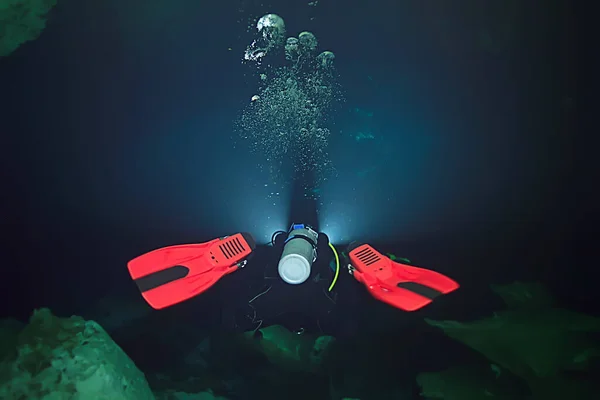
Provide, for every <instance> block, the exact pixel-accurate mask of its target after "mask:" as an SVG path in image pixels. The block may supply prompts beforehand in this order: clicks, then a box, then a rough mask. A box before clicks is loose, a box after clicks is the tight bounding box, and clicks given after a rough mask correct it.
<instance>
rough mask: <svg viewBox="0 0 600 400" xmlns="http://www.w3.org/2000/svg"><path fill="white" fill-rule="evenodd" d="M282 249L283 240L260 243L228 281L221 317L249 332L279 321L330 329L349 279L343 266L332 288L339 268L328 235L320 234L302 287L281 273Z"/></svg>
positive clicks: (310, 328) (311, 328)
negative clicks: (333, 268) (273, 242)
mask: <svg viewBox="0 0 600 400" xmlns="http://www.w3.org/2000/svg"><path fill="white" fill-rule="evenodd" d="M284 236H285V235H284ZM282 251H283V243H275V245H269V246H258V247H257V248H256V249H255V251H254V254H253V255H252V257H251V258H250V260H249V262H248V264H247V266H246V267H245V268H243V269H242V270H241V271H238V272H236V273H234V274H231V275H230V277H231V279H230V277H227V279H226V280H224V281H225V282H224V285H223V286H222V290H223V292H222V293H223V294H224V295H225V296H226V298H224V299H223V300H224V302H223V304H224V308H223V314H222V315H223V323H224V324H225V326H226V327H227V328H229V329H234V330H236V331H249V330H253V329H256V328H257V327H258V326H262V327H265V326H268V325H272V324H279V325H283V326H285V327H286V328H288V329H290V330H294V331H296V330H301V329H303V330H307V331H321V332H326V333H328V332H327V331H330V330H331V329H332V327H331V325H332V324H337V322H336V323H334V322H333V321H334V319H335V318H336V317H335V314H336V313H337V310H336V309H337V308H338V303H339V297H340V292H345V291H344V287H345V286H346V285H347V284H348V281H349V280H351V278H350V277H349V276H347V275H348V274H347V272H346V273H345V274H344V272H345V270H343V269H341V270H340V276H339V277H338V281H337V283H336V285H335V287H334V289H333V290H332V291H331V292H330V291H329V290H328V288H329V286H330V285H331V283H332V280H333V278H334V275H335V272H334V271H333V270H332V269H331V268H330V266H329V264H330V262H331V260H332V259H334V255H333V252H332V250H331V248H329V245H328V239H327V237H326V236H325V235H323V234H320V235H319V242H318V244H317V260H316V261H315V262H314V263H313V265H312V268H311V275H310V277H309V278H308V279H307V280H306V281H305V282H303V283H301V284H299V285H291V284H288V283H286V282H285V281H283V280H282V279H281V277H280V276H279V273H278V271H277V266H278V263H279V259H280V256H281V253H282ZM340 257H341V255H340ZM340 262H341V261H340ZM340 267H341V268H343V265H341V266H340ZM342 275H346V276H342ZM348 297H351V296H347V295H346V296H345V298H346V301H348Z"/></svg>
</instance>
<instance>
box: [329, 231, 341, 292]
mask: <svg viewBox="0 0 600 400" xmlns="http://www.w3.org/2000/svg"><path fill="white" fill-rule="evenodd" d="M329 247H331V250H332V251H333V255H334V256H335V276H334V277H333V281H332V282H331V285H329V291H330V292H331V291H332V290H333V287H334V286H335V283H336V282H337V279H338V276H339V275H340V257H339V256H338V253H337V250H336V249H335V247H334V246H333V245H332V244H331V242H329Z"/></svg>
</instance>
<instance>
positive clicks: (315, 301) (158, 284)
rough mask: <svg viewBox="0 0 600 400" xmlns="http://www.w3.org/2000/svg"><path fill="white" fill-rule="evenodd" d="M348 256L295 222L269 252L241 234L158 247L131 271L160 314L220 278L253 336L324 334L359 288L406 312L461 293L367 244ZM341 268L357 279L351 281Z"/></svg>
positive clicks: (236, 322) (229, 308) (229, 317)
mask: <svg viewBox="0 0 600 400" xmlns="http://www.w3.org/2000/svg"><path fill="white" fill-rule="evenodd" d="M345 254H347V257H343V258H342V259H340V255H339V253H338V251H337V249H336V248H335V246H334V245H333V244H332V243H331V242H330V241H329V238H328V237H327V235H326V234H324V233H321V232H317V231H316V230H315V229H313V228H312V227H311V226H310V225H308V224H292V225H291V227H290V228H289V229H288V230H287V231H278V232H275V233H274V234H273V236H272V239H271V243H269V244H268V245H266V246H265V245H261V246H257V244H256V241H255V239H254V238H253V237H252V235H251V234H250V233H247V232H242V233H236V234H234V235H230V236H224V237H220V238H216V239H213V240H211V241H208V242H205V243H198V244H184V245H175V246H169V247H164V248H160V249H157V250H154V251H151V252H149V253H146V254H143V255H141V256H138V257H136V258H134V259H133V260H131V261H130V262H129V263H128V265H127V266H128V269H129V273H130V275H131V277H132V279H133V280H134V282H135V283H136V284H137V286H138V288H139V290H140V292H141V294H142V296H143V298H144V299H145V300H146V302H148V304H149V305H150V306H152V307H153V308H155V309H163V308H165V307H170V306H173V305H175V304H177V303H181V302H183V301H186V300H188V299H190V298H192V297H195V296H198V295H200V294H202V293H204V292H205V291H207V290H209V289H211V288H212V287H213V286H214V285H215V284H216V283H217V282H220V281H221V280H222V281H221V282H222V283H223V285H226V286H227V292H228V293H235V296H233V299H232V296H229V295H228V296H226V297H227V299H226V300H225V299H224V300H223V302H224V303H228V304H223V305H222V306H223V309H224V310H225V311H224V313H223V314H224V315H223V319H224V321H226V324H228V325H229V326H230V327H232V328H233V329H236V330H240V331H252V330H254V332H255V333H256V332H257V330H258V329H259V328H260V327H265V326H268V325H272V324H275V323H277V324H280V325H284V326H286V325H288V326H289V325H290V324H291V325H292V326H291V327H290V328H289V329H290V330H293V331H296V332H297V333H302V332H303V331H304V329H305V327H307V326H309V325H310V323H311V321H314V322H315V323H316V325H317V326H318V329H321V330H323V329H322V328H323V327H322V324H323V323H325V324H327V321H328V320H329V319H330V318H331V314H332V311H333V309H334V308H336V305H337V304H338V302H339V301H340V298H344V297H346V298H351V297H352V293H353V292H356V291H358V290H361V288H359V287H358V285H356V283H355V282H358V283H360V284H362V285H363V286H364V288H363V289H362V290H365V289H366V290H367V291H368V292H369V293H370V294H371V296H373V297H374V298H375V299H377V300H379V301H381V302H384V303H387V304H388V305H390V306H392V307H395V308H397V309H400V310H403V311H415V310H418V309H421V308H423V307H425V306H426V305H428V304H430V303H431V302H432V301H433V300H434V299H435V298H436V297H438V296H440V295H444V294H448V293H450V292H452V291H454V290H456V289H457V288H458V287H459V285H458V283H456V282H455V281H454V280H452V279H450V278H448V277H447V276H445V275H442V274H440V273H438V272H435V271H432V270H428V269H424V268H419V267H415V266H411V265H406V264H401V263H399V262H397V261H393V260H392V259H391V258H390V257H387V256H385V255H383V254H382V253H380V252H378V251H377V250H376V249H375V248H373V247H372V246H370V245H369V244H365V243H358V242H354V243H351V244H350V245H349V246H348V248H347V250H346V252H345ZM332 259H333V260H335V262H334V263H332V265H333V266H334V268H333V269H331V268H330V260H332ZM342 270H344V271H345V272H347V273H349V274H350V275H351V276H352V277H353V278H354V279H345V278H344V277H345V276H347V275H346V274H341V271H342ZM238 271H239V272H238ZM234 272H235V274H233V273H234ZM230 274H233V275H230ZM338 281H339V282H338ZM340 293H342V294H341V295H340ZM286 318H287V321H285V322H283V323H282V320H286ZM302 318H308V319H309V320H310V321H306V320H303V319H302ZM290 321H291V322H290ZM286 322H288V323H287V324H286ZM294 322H295V325H296V326H294Z"/></svg>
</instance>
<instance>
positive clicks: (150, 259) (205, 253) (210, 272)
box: [127, 233, 256, 309]
mask: <svg viewBox="0 0 600 400" xmlns="http://www.w3.org/2000/svg"><path fill="white" fill-rule="evenodd" d="M255 247H256V242H255V241H254V238H253V237H252V235H250V234H249V233H237V234H235V235H232V236H227V237H224V238H219V239H214V240H211V241H210V242H205V243H199V244H182V245H177V246H169V247H163V248H160V249H157V250H154V251H151V252H149V253H146V254H142V255H141V256H139V257H136V258H134V259H133V260H131V261H129V263H128V264H127V268H128V269H129V274H130V275H131V278H133V280H134V281H135V283H136V284H137V285H138V288H139V289H140V292H142V296H143V297H144V299H146V301H147V302H148V304H150V306H152V307H153V308H155V309H161V308H165V307H169V306H172V305H173V304H177V303H181V302H182V301H185V300H187V299H189V298H191V297H194V296H197V295H199V294H200V293H202V292H204V291H205V290H207V289H208V288H210V287H212V286H213V285H214V284H215V283H217V281H218V280H219V279H221V278H222V277H223V276H225V275H227V274H230V273H232V272H234V271H236V270H237V269H238V267H239V266H240V265H241V262H242V261H244V260H245V259H246V257H248V255H250V253H252V251H253V250H254V248H255Z"/></svg>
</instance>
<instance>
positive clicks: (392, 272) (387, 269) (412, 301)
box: [348, 244, 459, 311]
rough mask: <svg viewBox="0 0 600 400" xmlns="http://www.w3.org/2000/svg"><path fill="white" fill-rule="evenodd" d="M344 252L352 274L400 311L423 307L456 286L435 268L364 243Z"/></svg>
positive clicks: (379, 298)
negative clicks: (401, 259) (404, 261)
mask: <svg viewBox="0 0 600 400" xmlns="http://www.w3.org/2000/svg"><path fill="white" fill-rule="evenodd" d="M348 255H349V256H350V263H351V264H352V267H353V268H354V270H353V273H352V275H353V276H354V278H355V279H356V280H357V281H359V282H361V283H362V284H363V285H365V287H366V288H367V290H368V291H369V293H371V295H373V297H375V298H376V299H377V300H380V301H383V302H384V303H388V304H390V305H392V306H394V307H396V308H399V309H401V310H404V311H415V310H418V309H420V308H423V307H425V306H426V305H428V304H429V303H431V302H432V301H433V300H434V299H435V298H436V297H438V296H440V295H443V294H448V293H450V292H452V291H454V290H456V289H458V287H459V285H458V283H456V282H455V281H453V280H452V279H450V278H448V277H447V276H445V275H442V274H440V273H438V272H435V271H431V270H428V269H423V268H417V267H412V266H410V265H405V264H400V263H397V262H394V261H392V260H390V259H389V258H388V257H386V256H384V255H383V254H381V253H379V252H378V251H377V250H375V249H374V248H373V247H371V246H369V245H368V244H363V245H359V246H358V247H355V248H353V249H352V250H351V251H349V253H348Z"/></svg>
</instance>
